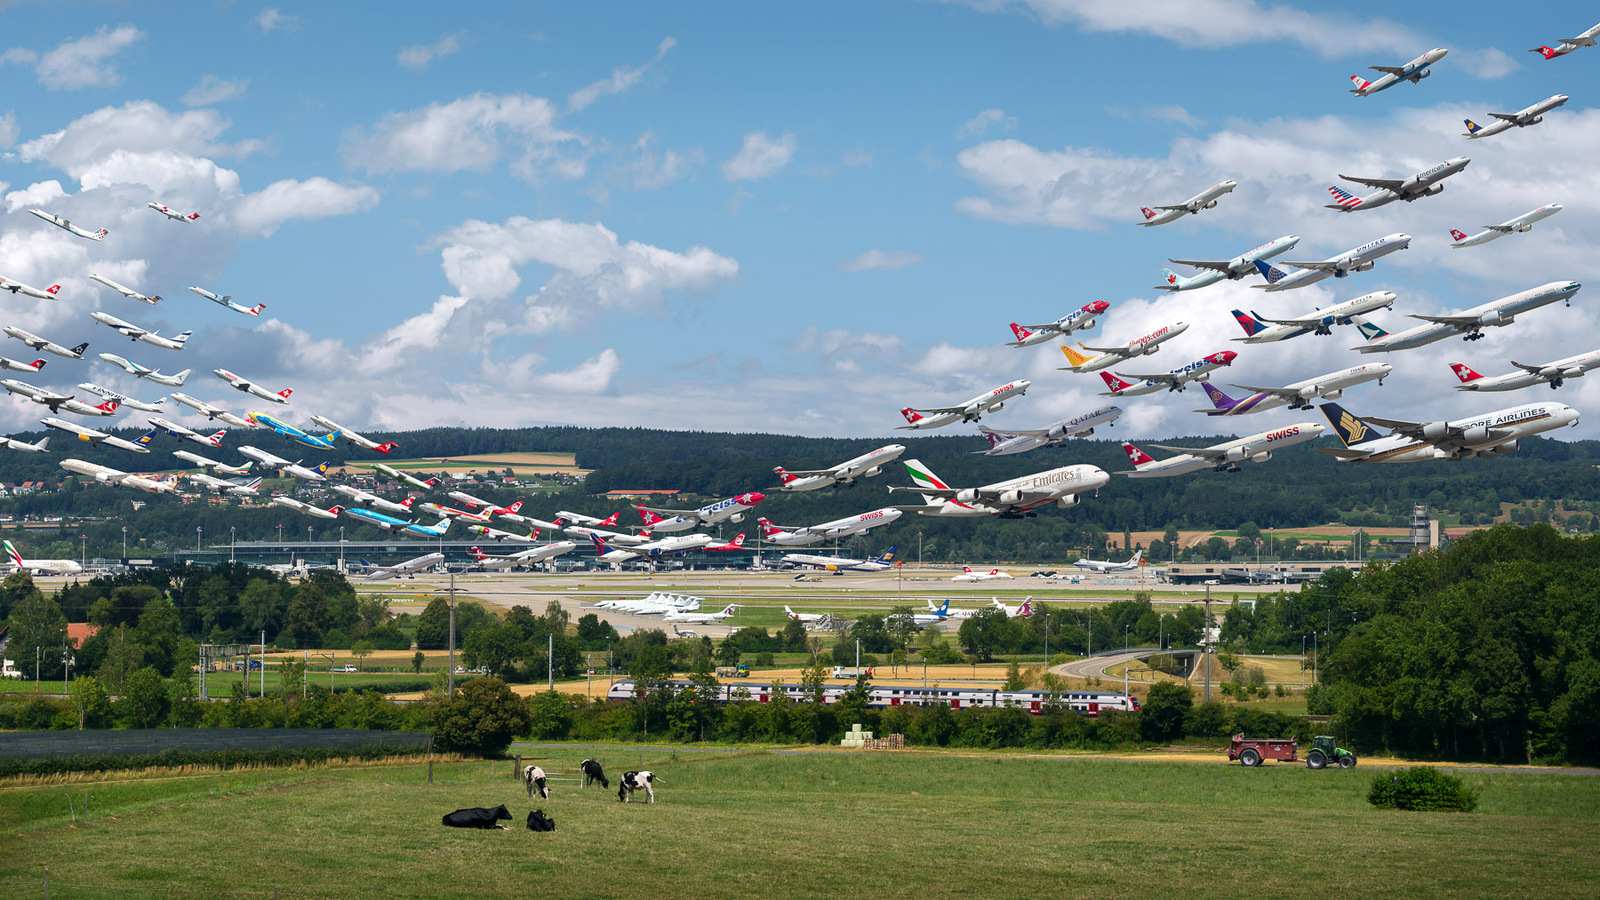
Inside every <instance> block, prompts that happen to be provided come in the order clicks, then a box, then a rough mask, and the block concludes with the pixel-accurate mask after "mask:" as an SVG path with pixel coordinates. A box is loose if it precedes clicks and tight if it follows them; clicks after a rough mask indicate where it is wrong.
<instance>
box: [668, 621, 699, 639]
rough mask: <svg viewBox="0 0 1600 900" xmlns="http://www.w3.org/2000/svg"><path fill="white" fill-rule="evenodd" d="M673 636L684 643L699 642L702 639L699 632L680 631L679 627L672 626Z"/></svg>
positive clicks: (684, 629) (689, 629)
mask: <svg viewBox="0 0 1600 900" xmlns="http://www.w3.org/2000/svg"><path fill="white" fill-rule="evenodd" d="M672 636H673V637H675V638H678V639H679V640H684V641H697V640H699V639H700V633H699V632H698V631H695V630H694V629H692V628H683V629H680V628H679V627H678V626H677V625H673V626H672Z"/></svg>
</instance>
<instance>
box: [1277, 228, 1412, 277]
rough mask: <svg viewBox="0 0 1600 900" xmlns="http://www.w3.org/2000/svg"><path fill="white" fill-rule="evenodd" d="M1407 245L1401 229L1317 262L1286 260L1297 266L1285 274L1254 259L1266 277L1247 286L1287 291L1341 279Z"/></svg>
mask: <svg viewBox="0 0 1600 900" xmlns="http://www.w3.org/2000/svg"><path fill="white" fill-rule="evenodd" d="M1409 246H1411V235H1409V234H1406V233H1405V232H1395V233H1394V234H1386V235H1384V236H1383V237H1381V238H1378V239H1377V240H1375V241H1369V242H1367V243H1365V244H1362V245H1361V246H1359V247H1356V248H1354V249H1352V250H1346V251H1345V252H1343V253H1340V254H1339V255H1337V256H1330V257H1328V258H1327V259H1325V260H1322V261H1321V262H1290V263H1284V265H1287V266H1294V267H1295V268H1297V269H1299V271H1297V272H1293V273H1289V272H1285V271H1284V270H1282V269H1279V268H1277V267H1276V266H1269V265H1267V264H1266V263H1264V262H1261V261H1260V260H1257V261H1256V271H1258V272H1260V273H1261V274H1262V276H1263V277H1265V278H1266V279H1267V283H1266V284H1256V285H1251V287H1254V288H1256V289H1257V290H1264V291H1291V290H1294V289H1295V288H1302V287H1305V286H1307V285H1312V284H1316V283H1317V282H1319V281H1321V280H1323V279H1325V278H1328V277H1329V276H1332V277H1334V278H1343V277H1345V276H1346V275H1349V274H1350V273H1351V272H1365V271H1367V270H1368V269H1371V268H1372V267H1373V266H1376V265H1377V264H1378V259H1379V258H1380V257H1384V256H1388V255H1389V254H1391V253H1393V252H1395V251H1396V250H1404V249H1406V248H1407V247H1409Z"/></svg>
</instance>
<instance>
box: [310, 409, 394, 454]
mask: <svg viewBox="0 0 1600 900" xmlns="http://www.w3.org/2000/svg"><path fill="white" fill-rule="evenodd" d="M311 421H312V422H313V423H315V424H317V425H320V426H322V427H323V428H326V429H328V430H329V431H330V432H335V433H337V434H338V435H339V437H340V438H342V439H344V441H345V442H346V443H349V444H354V445H355V446H357V447H360V448H361V449H363V450H374V451H376V452H378V453H388V452H389V451H390V450H393V449H394V448H396V447H398V446H400V445H399V444H396V443H395V442H393V441H385V442H384V443H382V444H380V443H378V442H377V441H374V440H371V439H369V438H366V437H363V436H361V435H360V434H358V433H357V432H354V431H352V430H350V429H348V428H346V427H344V426H343V425H340V424H339V423H338V422H335V421H333V420H332V419H330V418H328V417H327V416H312V417H311Z"/></svg>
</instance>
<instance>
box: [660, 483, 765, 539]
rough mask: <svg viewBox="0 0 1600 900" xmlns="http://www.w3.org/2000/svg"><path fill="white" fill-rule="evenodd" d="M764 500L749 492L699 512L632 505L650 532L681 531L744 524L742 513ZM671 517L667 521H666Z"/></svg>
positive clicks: (705, 507) (704, 507)
mask: <svg viewBox="0 0 1600 900" xmlns="http://www.w3.org/2000/svg"><path fill="white" fill-rule="evenodd" d="M765 499H767V495H766V494H762V493H758V492H756V491H750V492H749V493H745V494H740V495H738V496H736V497H729V498H728V499H726V500H718V501H717V502H715V503H708V504H706V505H705V506H702V507H700V508H699V509H652V508H651V507H648V506H640V505H639V504H637V503H635V504H634V505H633V508H634V509H635V510H637V511H638V513H639V518H641V519H643V520H644V524H645V526H646V527H648V528H649V529H650V530H651V531H683V530H684V529H686V528H696V527H699V526H701V525H715V524H717V523H718V522H723V521H731V522H743V521H744V511H745V510H747V509H750V508H751V507H753V506H756V505H757V504H759V503H760V502H761V501H763V500H765ZM667 517H670V518H667Z"/></svg>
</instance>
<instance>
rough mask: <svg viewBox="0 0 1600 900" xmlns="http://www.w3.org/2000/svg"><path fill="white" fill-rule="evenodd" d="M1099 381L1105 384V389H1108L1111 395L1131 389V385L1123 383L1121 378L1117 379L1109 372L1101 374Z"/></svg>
mask: <svg viewBox="0 0 1600 900" xmlns="http://www.w3.org/2000/svg"><path fill="white" fill-rule="evenodd" d="M1100 380H1101V381H1104V382H1105V383H1106V387H1107V388H1109V389H1110V390H1111V393H1113V394H1120V393H1122V392H1123V391H1125V390H1127V389H1128V388H1131V387H1133V385H1132V384H1129V383H1128V382H1126V381H1123V380H1122V379H1121V378H1118V377H1117V376H1115V375H1113V374H1111V373H1110V372H1101V373H1100Z"/></svg>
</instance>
